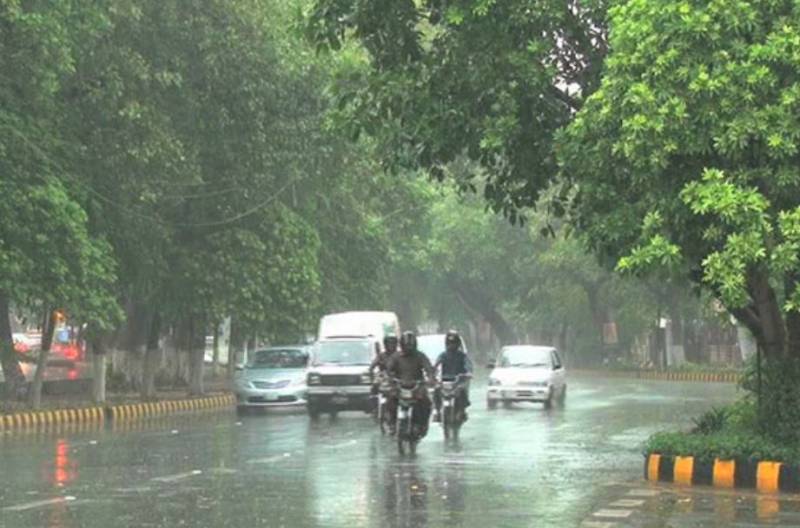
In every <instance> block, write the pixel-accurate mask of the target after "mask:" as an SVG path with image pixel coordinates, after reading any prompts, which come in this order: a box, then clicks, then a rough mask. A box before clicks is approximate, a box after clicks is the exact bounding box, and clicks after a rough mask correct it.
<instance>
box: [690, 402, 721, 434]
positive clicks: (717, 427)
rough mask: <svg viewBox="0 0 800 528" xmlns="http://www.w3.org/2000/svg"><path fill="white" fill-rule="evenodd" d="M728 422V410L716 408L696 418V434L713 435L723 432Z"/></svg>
mask: <svg viewBox="0 0 800 528" xmlns="http://www.w3.org/2000/svg"><path fill="white" fill-rule="evenodd" d="M727 421H728V409H726V408H724V407H720V408H717V407H714V408H712V409H711V410H710V411H708V412H706V413H704V414H702V415H700V416H699V417H697V418H694V419H693V420H692V422H693V423H694V428H693V429H692V433H694V434H704V435H707V434H711V433H716V432H719V431H722V429H723V428H724V427H725V424H726V423H727Z"/></svg>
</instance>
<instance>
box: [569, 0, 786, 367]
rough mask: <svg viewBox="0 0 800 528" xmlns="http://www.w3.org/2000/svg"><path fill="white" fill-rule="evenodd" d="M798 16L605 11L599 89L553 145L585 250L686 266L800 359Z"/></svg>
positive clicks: (753, 9) (778, 8)
mask: <svg viewBox="0 0 800 528" xmlns="http://www.w3.org/2000/svg"><path fill="white" fill-rule="evenodd" d="M798 24H800V10H798V6H797V5H795V4H793V3H790V2H774V1H747V2H729V1H714V2H703V3H693V2H686V1H677V0H659V1H644V0H631V1H629V2H625V3H623V4H621V5H619V6H617V7H615V8H614V9H612V10H611V27H612V32H611V48H612V49H613V53H612V54H611V55H610V56H609V57H608V60H607V61H606V68H605V73H604V76H603V82H602V85H601V87H600V89H599V90H598V91H597V92H596V93H595V94H594V95H592V96H591V97H590V98H589V99H588V101H587V103H586V105H585V106H584V107H583V109H582V110H581V111H580V113H579V114H578V116H577V118H576V119H575V121H574V122H573V123H572V124H571V125H570V126H569V127H568V129H567V131H566V133H565V134H564V135H563V142H562V149H561V157H562V160H563V162H564V173H565V175H566V176H567V177H569V178H571V179H572V181H573V182H575V185H576V187H577V189H578V196H577V199H576V201H575V207H574V210H573V213H574V220H575V222H576V224H577V226H578V227H579V228H580V229H581V230H583V231H584V232H586V233H588V235H589V239H591V240H592V242H593V243H594V245H595V247H596V248H597V249H599V250H600V251H602V252H604V253H606V254H610V255H612V256H614V257H615V258H619V257H624V258H622V260H620V264H619V267H620V268H621V269H623V270H642V269H646V268H652V267H653V266H656V265H667V266H672V267H673V268H675V269H688V270H689V273H690V274H691V276H692V277H693V278H694V279H695V280H696V281H698V282H700V283H702V284H703V285H705V286H707V287H708V288H710V289H711V290H712V291H713V292H714V294H715V295H716V296H717V297H718V298H719V299H721V300H722V301H723V302H724V303H725V305H726V307H727V308H728V309H729V310H730V311H731V312H732V313H734V314H735V315H736V317H737V318H738V319H739V320H740V321H741V322H742V323H744V324H746V325H747V326H748V327H749V328H750V329H751V330H752V331H753V333H754V334H755V336H756V338H757V340H758V342H759V343H760V344H761V345H762V347H763V348H764V350H765V351H766V353H767V355H768V356H769V357H774V358H779V357H784V356H786V355H789V356H792V357H800V318H798V314H797V310H796V308H797V304H796V299H797V298H798V293H797V290H798V282H797V279H798V272H800V268H799V267H798V264H799V262H798V256H797V255H798V248H799V247H800V246H798V245H797V244H798V239H797V235H798V231H797V225H798V224H797V219H798V216H799V215H800V212H799V211H798V206H799V205H800V172H798V169H797V161H798V152H797V139H798V130H800V128H798V117H800V81H799V80H798V76H797V68H798V65H800V62H798V57H799V56H800V25H798ZM643 218H644V222H642V219H643Z"/></svg>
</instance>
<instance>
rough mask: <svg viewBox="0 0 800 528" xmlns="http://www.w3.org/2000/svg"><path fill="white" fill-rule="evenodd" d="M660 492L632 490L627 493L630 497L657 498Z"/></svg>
mask: <svg viewBox="0 0 800 528" xmlns="http://www.w3.org/2000/svg"><path fill="white" fill-rule="evenodd" d="M660 493H661V492H660V491H658V490H653V489H632V490H630V491H628V495H630V496H631V497H657V496H658V495H659V494H660Z"/></svg>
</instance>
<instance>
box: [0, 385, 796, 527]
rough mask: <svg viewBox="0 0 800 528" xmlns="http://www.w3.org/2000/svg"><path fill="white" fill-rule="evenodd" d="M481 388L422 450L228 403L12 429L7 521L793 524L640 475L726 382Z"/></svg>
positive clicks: (2, 464) (368, 432)
mask: <svg viewBox="0 0 800 528" xmlns="http://www.w3.org/2000/svg"><path fill="white" fill-rule="evenodd" d="M484 390H485V387H484V386H482V385H481V384H480V383H475V384H474V385H473V389H472V398H473V402H474V404H473V407H472V409H471V413H470V420H469V422H468V423H467V424H466V426H465V428H464V430H463V432H462V438H461V442H460V444H459V445H446V444H445V442H444V441H443V439H442V435H441V431H440V429H439V427H438V426H432V428H431V432H430V434H429V435H428V437H427V438H426V439H425V440H424V441H423V442H422V443H421V444H420V447H419V450H418V454H417V456H416V457H415V458H409V457H401V456H399V455H398V454H397V451H396V447H395V445H394V443H393V442H391V440H390V439H389V438H384V437H381V435H380V433H379V432H378V431H377V428H376V427H375V426H374V425H373V423H372V422H371V420H370V419H369V418H368V417H367V416H365V415H363V414H358V413H354V414H348V413H343V414H340V415H339V417H338V418H336V419H335V420H331V419H330V418H328V417H323V418H321V419H320V420H319V421H317V422H311V421H310V420H309V419H308V417H307V416H305V414H303V412H302V411H299V412H298V411H295V412H290V411H280V412H276V411H272V412H269V413H265V414H258V415H252V416H244V417H238V416H237V415H236V413H234V412H222V413H209V414H199V415H193V416H184V417H173V418H168V419H158V420H153V421H149V422H137V423H129V424H117V425H116V426H114V427H109V428H107V429H103V430H98V431H86V432H67V433H63V434H56V435H48V434H44V435H39V436H32V435H27V436H26V435H15V436H5V437H3V438H2V443H0V453H2V456H1V457H0V475H2V479H0V510H2V514H1V515H0V525H2V526H8V527H14V528H27V527H31V528H32V527H37V528H38V527H60V528H67V527H83V528H108V527H114V526H137V527H170V528H172V527H178V526H190V527H203V526H208V527H228V526H230V527H256V526H265V527H281V526H285V527H292V528H294V527H317V526H319V527H338V526H342V527H348V528H357V527H386V526H388V527H426V526H430V527H440V526H445V527H446V526H454V527H455V526H463V527H475V528H478V527H480V528H493V527H517V526H520V527H534V526H535V527H549V526H553V527H570V526H595V527H606V526H609V527H610V526H732V525H734V523H735V522H741V523H743V524H741V526H751V525H756V524H757V523H759V522H769V523H778V522H783V523H784V524H787V523H788V524H787V525H792V524H791V522H790V521H791V520H792V519H795V520H796V521H797V524H798V525H800V517H798V514H797V513H796V510H797V508H796V507H795V505H796V503H794V502H793V501H792V500H790V498H786V497H779V498H777V499H773V502H770V503H765V502H764V499H757V498H756V496H754V495H748V494H746V493H733V492H728V493H727V494H725V493H721V492H717V491H714V490H711V489H703V490H697V489H695V488H693V489H691V490H687V489H681V488H675V487H673V486H666V485H664V486H661V485H656V486H652V485H648V484H646V483H645V482H644V481H643V480H642V472H643V469H642V468H643V457H642V454H641V450H640V446H641V444H642V442H643V441H644V440H645V439H646V438H647V436H648V435H649V434H651V433H652V432H654V431H657V430H660V429H665V428H675V427H685V426H687V425H688V424H689V423H690V418H691V417H692V416H694V415H696V414H698V413H700V412H701V411H703V410H704V409H708V408H710V407H712V406H714V405H720V404H723V403H726V402H729V401H731V400H732V399H733V398H734V397H735V388H734V387H733V386H732V385H725V384H699V383H675V382H658V381H639V380H626V379H613V380H603V379H590V378H580V379H572V380H570V387H569V397H568V400H567V404H566V407H565V408H563V409H553V410H552V411H545V410H543V409H542V408H541V406H534V405H518V406H516V407H514V408H513V409H499V410H496V411H489V410H487V409H486V405H485V402H484V399H483V397H482V396H483V394H484ZM620 501H621V502H620ZM793 516H794V517H793Z"/></svg>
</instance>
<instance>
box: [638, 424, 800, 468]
mask: <svg viewBox="0 0 800 528" xmlns="http://www.w3.org/2000/svg"><path fill="white" fill-rule="evenodd" d="M644 449H645V450H646V451H647V452H649V453H660V454H662V455H668V456H694V457H695V458H697V459H698V460H702V461H706V462H713V461H714V459H716V458H719V459H722V460H740V461H749V460H753V459H756V460H770V461H777V462H784V463H788V464H797V463H800V450H798V449H797V448H796V447H793V446H792V445H791V444H780V443H777V442H775V441H774V440H771V439H770V438H768V437H764V436H761V435H759V434H757V433H755V432H747V433H745V432H727V431H722V432H715V433H711V434H708V435H702V434H692V433H679V432H672V433H657V434H655V435H653V436H652V437H650V439H649V440H648V441H647V443H646V444H645V446H644Z"/></svg>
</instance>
